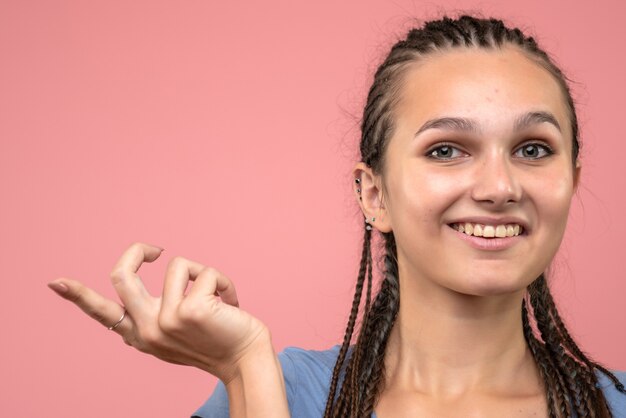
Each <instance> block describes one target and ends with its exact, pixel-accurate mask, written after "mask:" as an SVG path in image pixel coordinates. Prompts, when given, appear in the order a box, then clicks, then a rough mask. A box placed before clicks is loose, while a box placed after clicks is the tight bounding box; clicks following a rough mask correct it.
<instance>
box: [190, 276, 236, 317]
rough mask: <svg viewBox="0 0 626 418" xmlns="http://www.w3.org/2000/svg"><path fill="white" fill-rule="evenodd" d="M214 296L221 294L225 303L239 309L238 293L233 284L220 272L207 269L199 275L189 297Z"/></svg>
mask: <svg viewBox="0 0 626 418" xmlns="http://www.w3.org/2000/svg"><path fill="white" fill-rule="evenodd" d="M214 294H219V295H220V298H221V299H222V301H223V302H225V303H228V304H229V305H232V306H237V307H239V300H238V298H237V291H236V290H235V285H234V284H233V282H231V281H230V279H229V278H228V277H226V276H224V275H223V274H222V273H220V272H219V271H218V270H216V269H214V268H211V267H207V268H205V269H203V270H202V271H201V272H200V273H199V274H198V276H197V277H196V282H195V283H194V285H193V287H192V288H191V290H190V291H189V294H188V295H187V297H189V298H196V297H199V298H206V297H207V296H210V295H214Z"/></svg>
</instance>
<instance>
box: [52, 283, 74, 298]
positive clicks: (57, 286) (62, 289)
mask: <svg viewBox="0 0 626 418" xmlns="http://www.w3.org/2000/svg"><path fill="white" fill-rule="evenodd" d="M48 287H49V288H50V289H52V290H54V291H55V292H56V293H58V294H59V295H61V296H63V295H64V294H66V293H67V291H68V290H70V289H69V288H68V287H67V286H66V285H64V284H63V283H56V282H52V283H48Z"/></svg>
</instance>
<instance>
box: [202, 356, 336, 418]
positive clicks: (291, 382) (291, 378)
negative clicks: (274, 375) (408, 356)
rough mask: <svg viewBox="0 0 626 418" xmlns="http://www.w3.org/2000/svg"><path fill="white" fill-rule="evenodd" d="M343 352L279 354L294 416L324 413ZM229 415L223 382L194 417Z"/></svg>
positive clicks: (224, 417)
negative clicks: (333, 377)
mask: <svg viewBox="0 0 626 418" xmlns="http://www.w3.org/2000/svg"><path fill="white" fill-rule="evenodd" d="M339 349H340V346H339V345H335V346H333V347H331V348H329V349H326V350H308V349H303V348H299V347H287V348H285V349H284V350H283V351H281V352H280V353H278V360H279V361H280V365H281V368H282V371H283V378H284V380H285V389H286V391H287V401H288V403H289V411H290V412H291V415H292V416H294V417H302V418H305V417H306V418H308V417H316V418H318V417H320V416H322V415H323V414H324V409H325V407H326V399H327V397H328V389H329V387H330V379H331V377H332V373H333V369H334V367H335V361H336V360H337V356H338V355H339ZM228 416H229V414H228V394H227V392H226V387H225V386H224V384H223V383H222V382H221V381H220V382H218V383H217V386H216V387H215V389H214V390H213V393H212V394H211V396H210V397H209V399H208V400H207V401H206V402H205V403H204V404H203V405H202V406H201V407H200V408H199V409H198V410H197V411H196V412H194V414H193V415H192V417H198V418H227V417H228Z"/></svg>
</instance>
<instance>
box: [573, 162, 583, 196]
mask: <svg viewBox="0 0 626 418" xmlns="http://www.w3.org/2000/svg"><path fill="white" fill-rule="evenodd" d="M581 169H582V165H581V163H580V160H579V159H577V160H576V165H575V167H574V191H575V192H576V191H578V184H579V183H580V171H581Z"/></svg>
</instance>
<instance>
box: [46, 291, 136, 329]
mask: <svg viewBox="0 0 626 418" xmlns="http://www.w3.org/2000/svg"><path fill="white" fill-rule="evenodd" d="M48 287H50V288H51V289H52V290H54V291H55V292H56V293H57V294H58V295H59V296H61V297H62V298H64V299H67V300H69V301H70V302H73V303H74V304H75V305H76V306H78V307H79V308H80V309H81V310H82V311H83V312H85V313H86V314H87V315H88V316H90V317H91V318H93V319H95V320H96V321H98V322H99V323H101V324H102V325H104V326H105V327H107V328H108V327H111V326H112V325H114V324H115V323H117V322H118V321H119V320H120V318H121V317H122V314H123V313H124V308H123V307H122V306H120V304H119V303H117V302H114V301H112V300H110V299H107V298H105V297H103V296H102V295H100V294H99V293H97V292H96V291H94V290H92V289H90V288H88V287H87V286H85V285H83V284H82V283H80V282H78V281H76V280H70V279H57V280H55V281H53V282H50V283H49V284H48ZM131 329H132V321H131V319H130V318H129V317H128V316H127V317H125V318H124V319H123V320H122V321H121V322H120V323H119V324H118V325H117V326H116V327H115V329H114V330H113V331H115V332H117V333H118V334H120V335H128V334H129V333H130V331H131Z"/></svg>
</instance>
